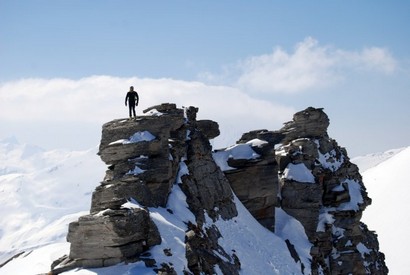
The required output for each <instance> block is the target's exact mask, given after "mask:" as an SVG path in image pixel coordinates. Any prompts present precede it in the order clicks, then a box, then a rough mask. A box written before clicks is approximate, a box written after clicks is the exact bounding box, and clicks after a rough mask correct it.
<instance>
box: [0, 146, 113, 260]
mask: <svg viewBox="0 0 410 275" xmlns="http://www.w3.org/2000/svg"><path fill="white" fill-rule="evenodd" d="M96 152H97V149H96V148H94V149H91V150H88V151H82V152H68V151H63V150H53V151H48V152H47V151H44V150H43V149H41V148H39V147H36V146H32V145H27V144H19V143H18V142H17V141H16V140H15V139H8V140H4V141H2V142H1V143H0V156H1V157H0V171H1V173H0V193H1V196H0V204H1V205H2V207H1V208H0V216H1V217H2V218H1V220H0V263H2V262H4V261H5V260H6V259H7V258H9V257H10V256H12V255H13V254H14V253H17V252H19V251H21V250H27V249H30V248H33V247H40V246H42V245H44V244H47V243H51V242H54V241H56V240H65V235H66V234H67V224H68V222H70V221H72V220H74V219H77V218H78V216H79V215H80V214H81V213H79V212H83V211H86V210H87V209H88V208H89V204H90V197H91V192H92V191H93V190H94V187H95V186H96V185H98V182H99V181H100V180H101V177H102V175H103V173H104V171H105V169H106V167H105V165H104V164H103V163H102V162H101V161H100V159H99V157H98V156H97V155H96Z"/></svg>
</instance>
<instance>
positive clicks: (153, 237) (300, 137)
mask: <svg viewBox="0 0 410 275" xmlns="http://www.w3.org/2000/svg"><path fill="white" fill-rule="evenodd" d="M144 112H145V113H146V115H144V116H139V117H137V118H136V119H135V120H127V119H117V120H113V121H110V122H108V123H106V124H104V125H103V129H102V137H101V143H100V147H99V153H98V154H99V156H100V157H101V159H102V160H103V161H104V162H105V163H106V164H107V166H108V170H107V171H106V175H105V177H104V179H103V181H102V182H101V184H100V185H99V186H98V187H96V189H95V191H94V192H93V195H92V202H91V209H90V214H89V215H85V216H82V217H80V218H79V219H78V221H76V222H73V223H71V224H70V226H69V232H68V235H67V239H68V241H69V242H70V243H71V248H70V254H69V255H67V256H65V257H62V258H60V259H59V260H57V261H56V262H55V263H54V264H53V266H52V273H51V274H58V273H60V272H63V271H65V270H68V269H71V268H75V267H103V266H109V265H113V264H117V263H119V262H124V261H125V262H132V261H144V262H145V264H146V266H149V267H152V268H153V270H154V271H156V272H157V274H182V273H183V274H215V273H217V272H216V271H217V270H216V267H217V268H218V272H219V271H220V272H222V273H223V274H229V275H230V274H239V271H240V269H241V259H240V258H239V257H238V256H237V255H236V252H235V251H234V250H231V251H226V250H225V248H224V247H223V246H221V245H220V239H221V238H223V236H222V234H221V232H220V229H219V228H218V226H216V225H215V224H216V222H217V221H220V220H224V221H228V220H231V219H234V218H235V217H236V216H237V215H238V211H237V208H236V205H235V203H234V195H236V196H237V197H238V198H239V200H240V201H241V202H242V203H243V204H244V206H245V207H246V208H247V209H248V210H249V212H250V213H251V214H252V215H253V216H254V217H255V219H257V220H258V221H259V222H260V223H261V224H262V225H263V226H265V227H266V228H268V229H269V230H270V231H272V232H276V228H275V225H276V222H277V217H276V215H275V213H277V212H278V211H279V210H280V211H281V212H280V213H287V215H289V216H291V217H293V218H292V219H295V220H297V221H298V224H299V223H300V224H301V227H302V226H303V229H304V231H305V233H306V236H307V242H308V243H309V242H310V244H311V245H310V247H311V249H310V256H309V257H308V258H309V261H308V262H306V261H305V262H304V263H301V258H302V255H299V254H298V253H299V252H298V251H299V250H298V247H297V246H298V243H292V242H293V241H292V240H291V239H284V240H283V241H284V242H285V243H286V246H287V247H288V249H289V254H290V255H291V256H292V258H293V259H295V262H299V263H298V266H299V264H300V267H301V273H305V274H308V273H309V274H387V272H388V269H387V267H386V265H385V263H384V255H383V253H381V252H380V251H379V247H378V241H377V236H376V234H375V233H374V232H372V231H370V230H369V229H368V228H367V226H366V225H365V224H363V223H361V222H360V219H361V215H362V212H363V211H364V210H365V208H366V206H368V205H369V204H370V203H371V200H370V198H369V197H368V196H367V193H366V189H365V187H364V185H363V182H362V179H361V176H360V174H359V171H358V168H357V166H355V165H354V164H352V163H351V162H350V161H349V158H348V155H347V152H346V150H345V149H344V148H341V147H340V146H338V144H337V142H336V141H335V140H333V139H331V138H329V136H328V134H327V127H328V126H329V118H328V117H327V115H326V114H325V113H324V112H323V110H322V109H316V108H312V107H309V108H307V109H306V110H303V111H301V112H298V113H296V114H295V115H294V117H293V120H292V121H290V122H287V123H286V124H285V125H284V127H283V128H282V129H280V130H278V131H269V130H254V131H251V132H248V133H245V134H243V135H242V137H241V138H240V139H239V140H238V141H237V144H236V145H234V146H232V147H229V148H225V149H220V150H217V151H215V152H212V148H211V146H210V144H209V141H208V140H209V139H212V138H214V137H216V136H218V135H219V127H218V124H217V123H216V122H214V121H211V120H197V119H196V114H197V112H198V108H195V107H188V108H183V109H180V108H177V107H176V105H175V104H169V103H167V104H162V105H158V106H154V107H151V108H149V109H147V110H145V111H144ZM175 186H178V188H179V190H180V191H179V192H181V193H183V195H184V196H185V197H186V199H185V198H184V203H185V201H186V203H187V207H188V208H189V213H190V215H191V214H192V216H193V219H191V220H184V223H185V228H184V231H185V235H183V234H182V238H181V239H182V240H181V242H183V243H184V244H183V245H184V246H183V247H184V249H185V255H178V257H184V258H185V259H186V262H185V263H184V267H183V270H175V268H174V266H173V264H172V262H169V261H163V260H161V262H157V259H155V258H153V257H152V256H151V254H150V253H149V251H150V249H153V247H155V246H158V245H160V244H161V242H162V240H163V238H162V237H163V236H161V234H162V233H160V230H159V229H158V227H157V225H156V223H155V221H154V220H153V218H152V217H153V216H152V212H153V211H156V210H157V209H159V208H164V209H165V208H166V209H167V211H168V212H169V213H170V215H173V213H172V210H171V209H169V208H167V207H168V202H169V196H170V193H171V191H172V190H174V188H175ZM173 194H175V193H173ZM285 250H286V249H285ZM151 251H152V250H151ZM163 252H164V254H165V255H166V256H167V257H171V256H172V255H173V253H175V252H174V251H172V250H171V249H170V248H165V249H164V251H163ZM284 253H287V252H286V251H285V252H284ZM255 257H257V255H255ZM303 257H305V256H303ZM291 261H292V260H291ZM295 264H296V263H295ZM306 265H309V266H306Z"/></svg>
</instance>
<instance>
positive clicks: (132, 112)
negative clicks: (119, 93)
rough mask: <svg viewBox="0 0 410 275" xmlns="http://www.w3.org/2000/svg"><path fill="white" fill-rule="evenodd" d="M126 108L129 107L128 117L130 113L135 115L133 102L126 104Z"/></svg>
mask: <svg viewBox="0 0 410 275" xmlns="http://www.w3.org/2000/svg"><path fill="white" fill-rule="evenodd" d="M128 108H129V109H130V117H132V114H134V117H137V116H136V115H135V104H128Z"/></svg>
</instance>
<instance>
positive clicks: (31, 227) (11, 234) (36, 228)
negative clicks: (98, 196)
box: [0, 144, 310, 274]
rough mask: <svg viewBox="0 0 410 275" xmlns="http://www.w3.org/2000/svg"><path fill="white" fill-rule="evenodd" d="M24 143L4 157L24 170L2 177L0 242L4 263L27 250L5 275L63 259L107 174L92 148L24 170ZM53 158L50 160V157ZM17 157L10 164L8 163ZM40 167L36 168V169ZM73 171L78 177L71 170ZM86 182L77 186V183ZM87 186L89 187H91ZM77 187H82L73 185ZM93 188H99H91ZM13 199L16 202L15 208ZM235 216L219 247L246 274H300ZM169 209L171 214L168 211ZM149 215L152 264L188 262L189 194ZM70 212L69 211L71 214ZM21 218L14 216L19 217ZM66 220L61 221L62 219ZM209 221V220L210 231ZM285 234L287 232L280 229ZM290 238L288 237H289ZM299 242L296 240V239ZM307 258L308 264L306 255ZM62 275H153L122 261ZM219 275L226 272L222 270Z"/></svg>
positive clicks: (176, 191)
mask: <svg viewBox="0 0 410 275" xmlns="http://www.w3.org/2000/svg"><path fill="white" fill-rule="evenodd" d="M22 147H24V146H21V145H18V144H15V145H14V146H13V148H11V147H10V146H3V147H2V148H6V149H4V150H3V152H4V153H5V154H7V155H15V156H16V158H15V159H12V158H10V159H9V161H8V162H7V163H4V162H2V163H1V165H2V166H4V167H5V169H4V171H6V170H7V169H9V167H10V166H11V165H13V167H14V168H16V169H15V170H18V171H19V173H16V172H13V173H6V174H4V175H2V176H1V177H0V186H1V188H2V189H3V192H5V193H7V196H4V197H2V203H3V204H8V207H7V209H8V210H9V211H8V213H7V211H5V210H2V213H1V214H2V215H4V216H5V217H6V219H2V222H1V224H0V226H1V227H0V228H1V230H2V238H1V240H0V244H1V249H2V250H1V251H2V257H3V258H2V262H3V261H4V260H6V259H8V258H10V257H11V256H12V255H14V254H16V253H19V252H22V251H24V252H23V254H22V255H20V256H19V257H16V258H15V259H13V260H11V261H10V262H9V263H8V264H6V265H5V266H3V267H2V268H0V274H39V273H45V272H48V271H49V270H50V265H51V263H52V262H53V261H54V260H55V259H57V258H59V257H60V256H62V255H64V254H68V253H69V244H68V243H66V242H65V236H66V234H67V224H68V223H69V222H71V221H73V220H75V219H77V218H78V216H80V215H82V214H84V212H79V211H83V210H87V209H88V208H89V202H90V190H92V189H93V188H94V185H95V183H97V182H98V181H99V177H100V176H101V175H102V174H103V171H102V170H103V169H104V168H105V167H104V166H105V165H101V163H102V162H101V161H100V160H99V158H98V157H97V156H95V149H94V150H90V151H85V152H75V153H73V152H72V153H68V152H61V151H60V152H57V151H55V152H52V153H51V152H44V151H40V152H38V153H36V154H33V155H32V156H31V157H30V158H25V159H24V160H25V163H26V164H30V165H28V166H27V167H32V166H35V163H31V161H36V160H39V159H42V160H44V161H45V163H46V165H45V166H44V167H38V166H36V168H33V169H27V170H26V169H25V168H24V167H20V166H19V162H18V161H17V160H18V156H22V154H20V153H21V150H22ZM47 156H52V159H51V158H50V159H47ZM11 160H12V161H11ZM20 163H21V162H20ZM38 168H41V169H39V170H38V171H36V169H38ZM73 171H74V173H73ZM81 178H82V179H83V181H80V179H81ZM86 181H87V182H86ZM73 182H76V183H78V185H77V184H73ZM93 183H94V184H93ZM13 202H15V203H14V204H13ZM235 203H236V205H237V208H238V212H239V214H238V216H237V217H236V218H234V219H232V220H229V221H224V220H219V221H217V226H218V228H219V230H220V232H221V235H222V236H223V238H222V239H221V245H222V246H223V247H224V249H225V250H227V251H235V253H236V254H237V255H238V257H240V258H241V273H242V274H262V273H265V272H268V273H269V274H280V273H283V272H284V273H286V274H300V263H297V264H296V263H295V261H294V260H293V258H292V257H291V256H290V254H289V252H288V249H287V246H286V243H285V242H284V240H283V239H281V238H280V237H279V236H277V235H275V234H273V233H272V232H270V231H268V230H267V229H265V228H264V227H262V226H261V225H260V224H259V223H258V222H257V221H256V220H255V219H254V218H253V217H252V216H251V215H250V214H249V212H248V211H247V210H246V209H245V207H244V206H243V205H242V204H241V203H240V201H239V200H238V199H237V198H235ZM124 207H139V206H138V205H137V204H136V202H129V203H127V204H126V205H124ZM169 209H170V210H172V214H171V213H170V212H169ZM150 212H151V217H152V218H153V220H154V222H155V223H156V225H157V227H158V228H159V230H160V232H161V236H162V244H161V245H158V246H155V247H153V248H152V249H151V250H150V253H151V254H152V255H153V258H155V259H161V258H163V260H164V262H172V263H174V265H178V266H175V267H176V269H177V270H183V268H184V265H186V263H185V261H186V259H185V257H181V255H185V244H184V237H185V231H186V229H187V228H186V223H185V222H186V221H189V220H192V219H194V216H193V214H192V213H191V212H190V211H189V210H188V208H187V204H186V197H185V195H184V194H183V192H182V191H181V190H180V188H179V187H178V185H175V186H174V188H173V190H172V193H171V195H170V197H169V200H168V205H167V208H150ZM71 213H72V214H71ZM282 216H283V219H280V221H279V220H278V222H280V226H281V228H284V229H285V228H286V229H289V228H293V227H295V228H297V229H299V230H300V228H302V226H301V224H300V223H299V222H298V221H296V220H294V219H293V218H291V217H289V216H287V215H285V214H284V215H282ZM14 217H17V219H14ZM59 217H61V218H59ZM211 224H212V222H211V220H210V219H209V224H208V225H205V226H211ZM283 235H286V233H285V232H283ZM289 238H290V237H289ZM293 241H294V243H295V244H297V242H298V241H297V240H293ZM299 241H300V243H301V244H300V245H298V247H304V248H305V250H306V251H308V250H309V249H310V246H309V242H308V241H307V237H306V236H304V237H303V235H302V237H301V238H300V239H299ZM164 249H170V250H171V251H173V252H174V253H173V255H171V256H165V255H164V252H163V251H164ZM303 255H304V258H303V259H302V261H304V262H306V261H309V259H308V257H309V255H307V254H306V253H304V254H303ZM64 274H155V272H154V271H153V270H152V269H151V268H146V267H145V266H144V264H143V263H141V262H139V263H134V264H128V265H127V264H119V265H117V266H113V267H108V268H104V269H89V270H80V271H79V270H72V271H69V272H66V273H64ZM220 274H222V273H220Z"/></svg>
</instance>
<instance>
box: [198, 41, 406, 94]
mask: <svg viewBox="0 0 410 275" xmlns="http://www.w3.org/2000/svg"><path fill="white" fill-rule="evenodd" d="M397 63H398V62H397V61H396V60H395V59H394V57H393V56H392V55H391V53H390V52H389V51H388V50H387V49H383V48H378V47H370V48H364V49H363V50H361V51H346V50H342V49H337V48H334V47H332V46H327V45H320V44H319V42H318V41H317V40H315V39H314V38H311V37H308V38H306V39H305V40H303V41H302V42H300V43H298V44H297V45H296V46H295V48H294V50H293V52H287V51H285V50H284V49H282V48H280V47H277V48H275V49H274V50H273V52H272V53H270V54H264V55H259V56H253V57H249V58H247V59H244V60H241V61H239V62H238V63H237V64H235V65H230V66H226V67H224V68H223V73H221V74H219V75H216V74H213V73H209V72H208V73H203V74H202V75H201V76H200V77H202V78H203V79H206V80H208V81H210V82H212V81H213V82H218V81H219V82H220V83H224V82H230V83H231V85H233V86H236V87H239V88H241V89H243V90H246V91H249V92H262V93H301V92H305V91H308V90H310V89H319V88H323V87H329V86H331V85H334V84H336V83H338V82H339V81H342V80H343V79H345V77H346V75H347V74H348V73H350V72H359V71H361V72H363V71H365V72H370V73H383V74H391V73H393V72H394V71H395V70H396V69H397V66H398V65H397Z"/></svg>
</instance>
